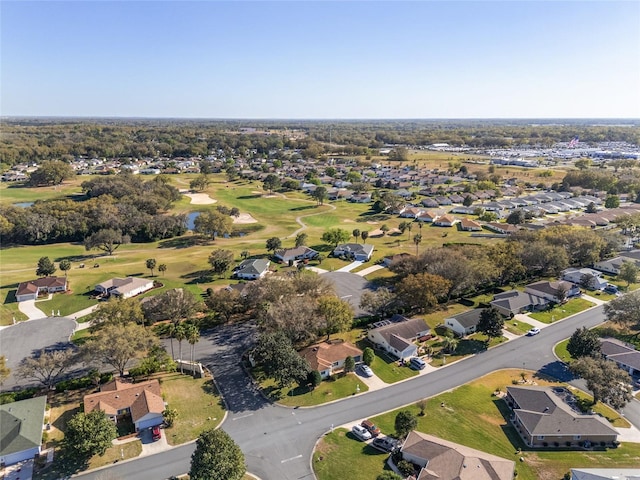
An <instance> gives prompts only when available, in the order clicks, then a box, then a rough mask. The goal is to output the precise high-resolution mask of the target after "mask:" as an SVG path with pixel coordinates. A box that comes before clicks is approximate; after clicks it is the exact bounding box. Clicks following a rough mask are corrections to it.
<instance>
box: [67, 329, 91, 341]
mask: <svg viewBox="0 0 640 480" xmlns="http://www.w3.org/2000/svg"><path fill="white" fill-rule="evenodd" d="M89 336H91V333H90V332H89V329H88V328H83V329H82V330H77V331H76V332H74V334H73V335H71V341H72V342H74V343H76V342H77V341H78V340H79V341H80V342H79V343H82V339H83V338H87V337H89Z"/></svg>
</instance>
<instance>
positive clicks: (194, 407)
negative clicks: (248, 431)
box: [157, 372, 224, 445]
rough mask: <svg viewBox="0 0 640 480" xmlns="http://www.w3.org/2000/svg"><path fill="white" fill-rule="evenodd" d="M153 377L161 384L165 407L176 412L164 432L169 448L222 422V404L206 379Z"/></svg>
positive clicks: (173, 374) (177, 376)
mask: <svg viewBox="0 0 640 480" xmlns="http://www.w3.org/2000/svg"><path fill="white" fill-rule="evenodd" d="M157 378H158V379H159V380H160V382H161V388H162V396H163V398H164V399H165V401H166V402H167V404H168V406H167V408H172V409H173V408H175V409H176V410H177V411H178V417H177V418H176V421H175V423H174V424H173V426H172V427H171V428H167V429H165V434H166V436H167V442H168V443H169V444H170V445H179V444H181V443H185V442H188V441H191V440H195V439H196V438H198V436H199V435H200V434H201V433H202V432H203V431H204V430H206V429H209V428H213V427H216V426H217V425H219V424H220V423H221V422H222V420H223V418H224V407H223V405H224V404H223V402H222V398H221V397H220V395H219V394H218V393H217V391H216V389H215V385H214V384H213V380H212V379H211V378H210V377H205V378H193V377H191V376H190V375H181V374H180V372H175V373H167V374H162V375H160V376H159V377H157Z"/></svg>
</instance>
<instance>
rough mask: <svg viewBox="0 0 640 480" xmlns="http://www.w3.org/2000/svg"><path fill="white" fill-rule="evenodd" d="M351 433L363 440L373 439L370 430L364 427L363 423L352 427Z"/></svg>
mask: <svg viewBox="0 0 640 480" xmlns="http://www.w3.org/2000/svg"><path fill="white" fill-rule="evenodd" d="M351 433H353V434H354V435H355V436H356V438H358V439H360V440H362V441H363V442H364V441H366V440H370V439H371V434H370V433H369V430H367V429H366V428H364V427H363V426H362V425H354V426H353V428H351Z"/></svg>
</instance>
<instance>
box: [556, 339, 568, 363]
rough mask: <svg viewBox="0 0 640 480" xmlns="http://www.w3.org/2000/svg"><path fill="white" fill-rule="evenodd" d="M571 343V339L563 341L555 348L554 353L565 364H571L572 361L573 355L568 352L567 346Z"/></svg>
mask: <svg viewBox="0 0 640 480" xmlns="http://www.w3.org/2000/svg"><path fill="white" fill-rule="evenodd" d="M568 343H569V339H568V338H567V339H566V340H563V341H561V342H560V343H557V344H556V346H555V347H553V353H555V354H556V357H558V358H559V359H560V360H561V361H563V362H565V363H569V362H570V361H571V355H569V352H567V344H568Z"/></svg>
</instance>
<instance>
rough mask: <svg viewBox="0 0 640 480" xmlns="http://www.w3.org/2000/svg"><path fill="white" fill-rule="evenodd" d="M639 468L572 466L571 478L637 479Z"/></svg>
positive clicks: (593, 479) (639, 473) (639, 475)
mask: <svg viewBox="0 0 640 480" xmlns="http://www.w3.org/2000/svg"><path fill="white" fill-rule="evenodd" d="M639 478H640V468H572V469H571V480H638V479H639Z"/></svg>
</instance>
